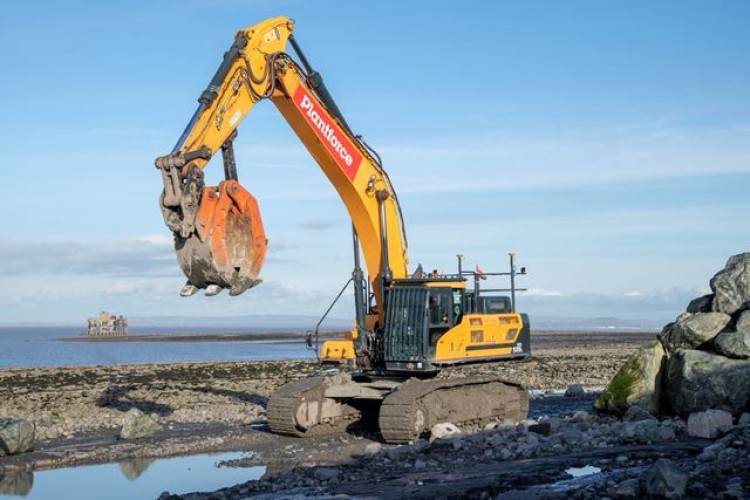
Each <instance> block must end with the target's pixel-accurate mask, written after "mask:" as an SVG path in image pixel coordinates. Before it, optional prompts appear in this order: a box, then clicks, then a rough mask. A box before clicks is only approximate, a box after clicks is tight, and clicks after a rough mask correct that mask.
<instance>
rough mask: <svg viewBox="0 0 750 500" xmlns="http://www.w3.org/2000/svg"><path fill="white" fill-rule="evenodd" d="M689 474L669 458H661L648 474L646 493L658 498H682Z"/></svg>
mask: <svg viewBox="0 0 750 500" xmlns="http://www.w3.org/2000/svg"><path fill="white" fill-rule="evenodd" d="M687 480H688V475H687V473H685V471H684V470H682V468H680V466H678V465H677V464H675V463H674V462H672V461H671V460H669V459H666V458H660V459H659V460H657V461H656V462H655V463H654V465H653V466H651V468H650V469H649V470H648V473H647V475H646V493H647V494H648V495H649V496H653V497H657V498H682V497H683V496H684V494H685V487H686V486H687Z"/></svg>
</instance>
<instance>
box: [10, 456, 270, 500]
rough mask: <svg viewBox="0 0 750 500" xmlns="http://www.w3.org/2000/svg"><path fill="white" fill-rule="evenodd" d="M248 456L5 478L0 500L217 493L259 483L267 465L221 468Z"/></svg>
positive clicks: (136, 463)
mask: <svg viewBox="0 0 750 500" xmlns="http://www.w3.org/2000/svg"><path fill="white" fill-rule="evenodd" d="M248 456H249V454H248V453H240V452H232V453H216V454H204V455H192V456H187V457H177V458H164V459H132V460H124V461H122V462H116V463H109V464H103V465H88V466H82V467H71V468H66V469H55V470H44V471H38V472H33V473H32V472H23V473H19V474H13V475H10V474H6V475H3V474H1V473H0V498H18V497H24V498H28V499H43V498H45V499H47V498H79V499H81V500H83V499H87V498H107V499H108V500H119V499H123V500H125V499H128V500H129V499H132V498H157V497H158V496H159V495H160V494H162V493H163V492H165V491H169V492H170V493H189V492H192V491H215V490H218V489H220V488H224V487H227V486H233V485H235V484H238V483H243V482H245V481H249V480H251V479H259V478H260V477H261V476H262V475H263V474H264V473H265V471H266V468H265V466H255V467H219V466H218V464H219V462H223V461H226V460H238V459H242V458H246V457H248Z"/></svg>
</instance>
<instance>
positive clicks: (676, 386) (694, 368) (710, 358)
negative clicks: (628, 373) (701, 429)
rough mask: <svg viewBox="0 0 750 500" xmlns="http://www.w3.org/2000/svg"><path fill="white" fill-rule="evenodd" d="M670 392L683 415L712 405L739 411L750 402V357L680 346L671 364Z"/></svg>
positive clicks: (668, 366) (669, 369) (712, 406)
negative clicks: (745, 357) (727, 356)
mask: <svg viewBox="0 0 750 500" xmlns="http://www.w3.org/2000/svg"><path fill="white" fill-rule="evenodd" d="M667 387H668V390H667V391H666V392H667V396H668V398H669V403H670V405H671V407H672V411H674V413H676V414H677V415H679V416H681V417H687V416H688V415H690V414H691V413H694V412H698V411H704V410H708V409H711V408H714V409H722V410H727V411H730V412H732V413H734V414H739V413H741V412H742V411H744V410H745V409H746V408H748V404H749V403H750V360H738V359H729V358H726V357H724V356H720V355H718V354H713V353H710V352H705V351H696V350H692V349H678V350H677V351H675V352H674V353H673V355H672V356H671V357H670V359H669V362H668V364H667Z"/></svg>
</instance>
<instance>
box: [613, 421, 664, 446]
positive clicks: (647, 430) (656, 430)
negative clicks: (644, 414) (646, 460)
mask: <svg viewBox="0 0 750 500" xmlns="http://www.w3.org/2000/svg"><path fill="white" fill-rule="evenodd" d="M620 439H622V440H623V441H625V442H626V443H639V444H646V443H655V442H658V441H661V439H662V438H661V426H660V425H659V421H658V420H656V419H655V418H654V419H650V420H638V421H635V422H625V423H624V424H623V426H622V427H621V428H620Z"/></svg>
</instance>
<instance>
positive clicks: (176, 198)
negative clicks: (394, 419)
mask: <svg viewBox="0 0 750 500" xmlns="http://www.w3.org/2000/svg"><path fill="white" fill-rule="evenodd" d="M293 29H294V24H293V22H292V21H291V20H290V19H288V18H285V17H277V18H273V19H268V20H266V21H264V22H262V23H259V24H257V25H255V26H252V27H250V28H246V29H244V30H240V31H239V32H237V34H236V36H235V40H234V42H233V43H232V46H231V47H230V48H229V50H228V51H227V52H226V53H225V54H224V59H223V61H222V63H221V65H220V66H219V68H218V70H217V71H216V74H215V75H214V77H213V78H212V79H211V82H210V84H209V85H208V87H207V88H206V90H204V91H203V93H202V94H201V95H200V98H199V99H198V102H199V106H198V109H197V110H196V112H195V114H194V115H193V118H192V119H191V120H190V122H189V124H188V126H187V127H186V128H185V131H184V132H183V134H182V135H181V137H180V139H179V140H178V142H177V144H176V145H175V147H174V149H173V151H172V152H171V153H170V154H169V155H167V156H163V157H160V158H158V159H157V160H156V166H157V168H159V169H160V170H161V172H162V177H163V181H164V193H163V195H162V197H161V201H160V205H161V209H162V214H163V216H164V220H165V222H166V224H167V226H168V227H169V228H170V229H171V230H172V232H173V233H174V236H175V249H176V251H177V254H178V261H179V263H180V266H181V267H182V270H183V272H184V273H185V275H186V276H187V278H188V283H187V284H186V286H185V288H183V294H184V295H190V294H192V293H194V292H196V291H197V290H198V289H201V288H206V289H207V293H208V294H213V293H217V292H218V291H221V289H223V288H229V289H230V293H231V294H233V295H236V294H239V293H242V292H243V291H245V290H246V289H248V288H250V287H252V286H255V285H257V284H258V283H260V281H261V280H260V272H261V269H262V265H263V261H264V259H265V254H266V244H267V240H266V235H265V230H264V228H263V223H262V220H261V215H260V211H259V207H258V203H257V201H256V200H255V198H254V197H253V196H252V195H251V194H250V192H249V191H247V190H246V189H245V188H244V187H243V186H242V185H240V184H239V182H238V179H237V169H236V166H235V163H234V155H233V148H232V141H233V140H234V138H235V136H236V129H237V127H238V125H239V124H240V122H241V121H242V120H243V119H244V118H245V117H246V116H247V114H248V113H249V112H250V110H251V109H252V108H253V107H254V106H255V105H256V104H257V103H258V102H259V101H261V100H263V99H269V100H271V101H272V102H273V103H274V104H275V105H276V106H277V107H278V109H279V110H280V111H281V113H282V115H283V116H284V118H285V119H286V121H287V122H288V123H289V125H290V126H291V127H292V129H293V130H294V131H295V133H296V134H297V135H298V136H299V138H300V140H301V141H302V143H303V144H304V145H305V147H306V148H307V149H308V151H309V152H310V154H311V155H312V156H313V158H314V159H315V160H316V162H317V163H318V165H319V166H320V168H321V169H322V170H323V173H324V174H325V175H326V176H327V177H328V179H329V180H330V181H331V183H332V184H333V186H334V188H335V189H336V190H337V192H338V193H339V195H340V197H341V199H342V201H343V202H344V205H345V207H346V209H347V210H348V212H349V215H350V216H351V218H352V222H353V226H354V229H355V232H356V234H357V237H358V238H359V242H360V244H361V246H362V249H363V253H364V258H365V264H366V266H367V271H368V275H369V277H370V281H371V286H372V290H373V291H374V293H375V301H376V303H378V304H379V303H380V302H382V296H383V283H384V280H386V282H387V281H389V280H392V279H394V278H402V277H405V276H406V275H407V274H408V269H407V266H408V254H407V241H406V235H405V231H404V225H403V220H402V215H401V210H400V207H399V204H398V199H397V197H396V193H395V190H394V189H393V186H392V185H391V182H390V179H389V178H388V176H387V174H386V172H385V171H384V170H383V168H382V166H381V165H380V160H379V158H378V157H377V155H376V154H375V153H374V152H373V151H372V150H369V149H368V147H367V146H366V145H365V144H364V142H362V141H361V139H360V138H358V137H357V136H355V135H354V134H353V132H352V131H351V130H350V129H349V126H348V124H347V123H346V121H345V120H344V119H343V117H342V116H341V113H340V111H339V110H338V107H337V106H336V104H335V103H334V101H333V99H332V98H331V97H330V95H329V94H328V92H327V90H326V89H325V86H324V85H323V84H322V78H321V77H320V75H319V74H318V73H316V72H315V71H313V70H312V68H310V67H309V63H308V62H307V59H306V58H305V57H304V54H302V52H301V50H300V49H299V46H298V45H297V43H296V41H295V40H294V38H293V36H292V31H293ZM289 42H291V45H292V47H293V48H294V49H295V51H296V52H297V53H298V57H299V58H300V59H301V61H302V66H300V65H299V64H298V63H297V62H296V61H295V60H294V59H293V58H292V57H291V56H290V55H289V54H287V53H286V52H285V50H286V46H287V44H288V43H289ZM303 66H304V67H303ZM220 149H221V150H222V153H223V154H222V156H223V160H224V171H225V178H226V180H225V181H223V182H222V183H221V184H219V186H216V187H209V186H205V185H204V181H203V169H204V168H205V167H206V165H207V164H208V162H209V160H210V159H211V158H212V157H213V156H214V155H215V154H216V153H217V152H218V151H219V150H220ZM380 309H382V307H381V308H380Z"/></svg>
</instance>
